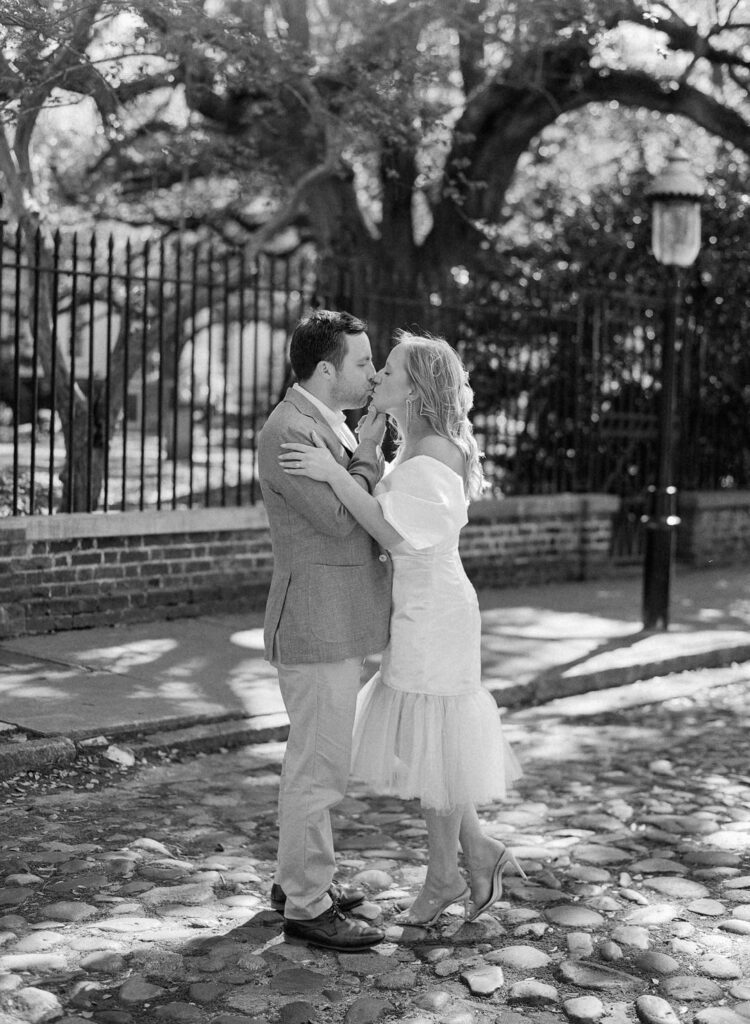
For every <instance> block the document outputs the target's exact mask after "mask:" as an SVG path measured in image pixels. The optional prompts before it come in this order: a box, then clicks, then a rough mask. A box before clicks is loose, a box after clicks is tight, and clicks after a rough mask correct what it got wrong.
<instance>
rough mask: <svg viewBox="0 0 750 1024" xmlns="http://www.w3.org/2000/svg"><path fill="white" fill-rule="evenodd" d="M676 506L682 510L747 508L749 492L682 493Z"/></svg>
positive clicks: (678, 496)
mask: <svg viewBox="0 0 750 1024" xmlns="http://www.w3.org/2000/svg"><path fill="white" fill-rule="evenodd" d="M677 504H678V505H679V506H682V508H683V509H695V510H696V511H701V510H702V509H711V508H748V507H750V491H733V490H729V489H727V490H723V491H683V492H680V493H679V494H678V495H677Z"/></svg>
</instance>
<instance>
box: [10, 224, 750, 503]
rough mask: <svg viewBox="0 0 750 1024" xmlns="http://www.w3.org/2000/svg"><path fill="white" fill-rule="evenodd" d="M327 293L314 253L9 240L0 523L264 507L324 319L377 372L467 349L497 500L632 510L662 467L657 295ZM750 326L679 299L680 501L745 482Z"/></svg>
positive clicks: (748, 479)
mask: <svg viewBox="0 0 750 1024" xmlns="http://www.w3.org/2000/svg"><path fill="white" fill-rule="evenodd" d="M1 232H2V228H1V227H0V233H1ZM332 291H333V293H334V294H335V298H332V299H331V298H326V294H325V292H322V291H320V290H318V282H317V274H316V265H315V261H314V259H313V258H312V256H311V255H310V254H304V255H296V256H295V257H293V258H287V259H275V258H272V257H268V256H258V255H251V254H249V253H247V252H245V251H231V252H218V251H217V250H215V249H212V248H210V247H204V246H187V245H183V244H180V243H179V242H176V243H175V244H167V243H161V244H157V245H154V244H153V243H150V242H144V243H143V244H139V245H136V244H134V243H133V242H132V241H124V242H123V243H122V244H118V243H117V241H116V240H115V239H114V238H112V237H110V238H108V239H107V240H106V242H104V243H103V244H102V243H100V242H99V241H98V240H97V238H96V237H95V236H91V237H90V238H87V239H86V240H85V242H84V241H82V240H81V239H80V237H79V236H76V235H73V236H68V237H65V238H63V237H62V236H60V235H57V236H55V237H54V238H52V239H50V240H46V239H45V238H43V237H42V236H41V235H37V236H36V237H34V238H31V239H28V238H27V237H26V236H24V235H23V234H22V233H21V232H19V231H14V232H10V231H9V230H7V229H6V230H5V233H4V234H0V514H11V515H20V514H29V513H41V514H51V513H56V512H70V511H94V510H96V511H104V512H112V511H119V510H125V509H167V508H190V507H194V506H198V505H200V506H213V505H216V506H219V505H230V504H235V505H246V504H252V503H254V502H256V501H258V500H259V498H260V492H259V489H258V486H257V472H256V441H257V435H258V431H259V429H260V427H261V426H262V424H263V422H264V421H265V418H266V416H267V414H268V412H269V410H270V409H271V408H272V407H273V405H274V404H275V403H276V401H278V399H279V397H280V395H281V394H282V393H283V390H284V388H285V386H286V385H287V383H288V365H287V357H286V353H287V343H288V338H289V336H290V334H291V330H292V328H293V326H294V323H295V322H296V320H297V319H298V317H299V316H300V315H301V314H302V313H303V312H304V310H305V309H307V308H308V307H309V306H310V305H311V304H314V303H317V302H328V301H331V302H337V303H338V304H339V306H340V307H344V308H350V309H352V311H354V312H356V313H357V314H358V315H362V316H364V317H365V318H366V319H368V322H369V324H370V332H371V337H372V340H373V345H374V348H375V350H376V351H377V352H378V353H379V354H380V355H381V356H382V355H383V353H384V352H385V351H386V350H387V348H388V345H389V339H390V336H391V332H392V329H393V328H394V327H396V326H401V327H415V328H417V329H420V330H428V331H431V332H433V333H437V334H442V335H444V336H445V337H447V338H448V339H449V340H451V341H452V342H453V343H455V344H456V346H457V348H458V349H459V351H461V353H462V355H463V357H464V359H465V362H466V364H467V367H468V369H469V371H470V374H471V380H472V384H473V386H474V388H475V392H476V404H475V410H474V414H473V416H474V427H475V431H476V434H477V437H478V439H479V442H480V445H481V446H482V448H483V450H484V452H485V468H486V473H487V477H488V480H489V483H490V485H491V487H492V489H493V491H494V492H495V493H502V494H527V493H556V492H562V491H605V492H609V493H615V494H619V495H622V496H623V498H624V500H625V501H629V502H631V503H633V502H635V503H636V504H637V498H638V496H639V495H640V494H642V493H643V492H644V490H645V488H646V486H647V485H648V483H650V482H651V480H652V478H653V466H654V459H655V454H656V442H657V421H656V400H657V397H658V367H659V365H660V352H659V347H660V339H661V337H662V336H663V326H662V322H661V321H662V317H663V303H662V301H661V300H660V298H659V297H658V296H654V295H648V296H640V295H635V294H632V293H622V292H618V291H617V290H615V289H614V288H610V289H607V290H602V289H601V288H597V289H585V288H584V289H578V290H574V289H568V290H566V293H565V294H564V295H560V294H553V293H551V292H549V291H546V292H545V291H544V290H543V289H542V288H541V287H540V286H538V285H537V284H535V283H533V282H532V283H530V284H529V285H528V286H527V287H525V288H523V289H519V290H510V289H509V290H508V292H507V293H501V294H500V296H499V297H498V298H496V299H494V300H493V301H492V302H491V303H489V302H483V301H481V300H476V299H475V300H474V301H470V302H468V301H459V299H458V297H456V298H455V299H454V300H452V301H450V302H447V301H445V300H443V301H440V300H439V299H438V298H437V297H436V296H424V297H422V298H417V297H415V298H412V299H410V300H404V299H396V298H394V296H393V294H372V293H368V292H366V291H365V292H361V293H359V294H356V295H355V294H348V293H347V292H346V290H343V291H342V289H341V288H339V289H338V290H336V289H333V290H332ZM738 301H741V302H744V303H745V304H747V300H746V299H738ZM743 310H744V312H742V315H739V316H737V315H735V316H734V317H733V318H727V315H726V307H722V305H721V304H716V303H715V302H714V301H705V302H702V301H701V295H700V291H699V290H697V291H696V290H693V291H690V290H689V291H688V293H687V294H686V296H685V302H684V303H683V305H682V312H681V320H680V324H679V329H678V336H679V337H680V339H681V348H680V355H679V358H680V370H679V390H680V398H679V401H678V403H677V406H678V409H679V410H680V418H679V422H678V423H676V424H675V430H676V433H677V435H678V437H679V445H678V448H679V451H680V471H679V479H678V483H679V484H680V486H682V487H694V488H704V489H713V488H718V487H747V486H750V454H749V453H750V437H748V422H749V421H750V417H748V409H749V408H750V391H749V390H748V387H747V385H746V384H745V382H748V381H750V358H749V356H748V351H747V345H746V340H745V339H746V338H747V336H748V334H747V330H746V327H747V326H748V321H750V312H748V310H747V309H745V308H744V306H743ZM634 507H635V506H634ZM631 518H632V516H631Z"/></svg>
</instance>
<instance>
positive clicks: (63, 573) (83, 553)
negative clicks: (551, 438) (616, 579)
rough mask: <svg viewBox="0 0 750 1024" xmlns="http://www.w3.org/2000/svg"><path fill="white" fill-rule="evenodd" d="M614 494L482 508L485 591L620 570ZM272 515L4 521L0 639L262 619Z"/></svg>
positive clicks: (478, 508)
mask: <svg viewBox="0 0 750 1024" xmlns="http://www.w3.org/2000/svg"><path fill="white" fill-rule="evenodd" d="M616 508H617V499H616V498H613V497H611V496H608V495H557V496H554V497H529V498H507V499H505V500H503V501H485V502H477V503H476V504H475V505H472V507H471V509H470V520H469V524H468V525H467V526H466V528H465V529H464V531H463V534H462V537H461V554H462V557H463V559H464V564H465V565H466V569H467V572H468V573H469V575H470V576H471V578H472V579H473V581H474V582H475V584H476V585H478V586H490V585H491V586H503V585H508V584H511V583H517V582H521V581H523V582H533V581H539V582H541V581H546V580H553V579H555V580H563V579H581V578H584V577H587V576H593V575H599V574H601V573H604V572H606V571H608V569H609V563H608V551H609V542H610V536H611V521H612V514H613V513H614V511H615V509H616ZM271 571H272V557H271V545H270V539H269V535H268V522H267V519H266V516H265V510H264V509H263V508H262V507H258V508H250V509H196V510H194V511H184V512H183V511H180V512H127V513H112V514H107V515H98V514H92V515H89V514H75V515H60V516H29V517H18V518H5V519H0V636H16V635H20V634H24V633H27V634H28V633H44V632H54V631H56V630H61V629H76V628H83V627H87V626H94V625H104V624H115V623H119V622H128V621H147V620H157V619H164V618H177V617H181V616H191V615H199V614H203V613H205V612H210V611H221V610H230V609H235V608H243V609H249V608H262V607H263V604H264V602H265V596H266V593H267V589H268V583H269V580H270V578H271Z"/></svg>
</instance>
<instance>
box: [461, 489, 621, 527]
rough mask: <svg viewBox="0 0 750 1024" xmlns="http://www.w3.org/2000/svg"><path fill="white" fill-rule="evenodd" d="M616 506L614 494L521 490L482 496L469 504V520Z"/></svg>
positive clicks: (576, 512)
mask: <svg viewBox="0 0 750 1024" xmlns="http://www.w3.org/2000/svg"><path fill="white" fill-rule="evenodd" d="M619 507H620V499H619V498H618V497H617V495H615V494H571V493H565V494H524V495H518V496H515V497H509V498H486V499H484V500H482V501H476V502H474V503H473V504H472V505H470V506H469V521H470V522H480V523H482V522H485V523H487V522H492V523H496V522H501V521H503V520H512V519H536V518H547V517H555V516H579V515H590V514H597V513H598V514H600V515H604V514H609V513H614V512H616V511H617V509H618V508H619Z"/></svg>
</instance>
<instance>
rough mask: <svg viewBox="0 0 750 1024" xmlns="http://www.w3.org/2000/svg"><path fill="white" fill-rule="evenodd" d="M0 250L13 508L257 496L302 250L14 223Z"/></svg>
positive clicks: (2, 442)
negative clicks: (284, 252)
mask: <svg viewBox="0 0 750 1024" xmlns="http://www.w3.org/2000/svg"><path fill="white" fill-rule="evenodd" d="M0 253H1V257H0V296H2V304H1V305H0V487H2V492H1V493H0V504H2V506H3V509H2V510H3V511H4V512H5V513H6V514H8V513H10V514H15V515H18V514H24V513H32V512H33V513H53V512H70V511H94V510H101V511H105V512H111V511H118V510H125V509H141V510H142V509H147V508H154V509H166V508H178V507H180V508H184V507H187V508H190V507H193V506H194V505H203V506H210V505H227V504H237V505H242V504H247V503H254V502H255V501H257V500H258V498H259V492H258V489H257V473H256V439H257V433H258V430H259V429H260V426H261V425H262V423H263V421H264V419H265V417H266V415H267V413H268V411H269V410H270V409H271V408H272V407H273V405H274V404H275V403H276V401H277V400H278V397H279V394H280V393H281V391H282V389H283V387H284V385H285V382H286V378H287V373H288V367H287V358H286V351H287V339H288V337H289V334H290V332H291V329H292V327H293V325H294V323H295V322H296V320H297V319H298V317H299V316H300V315H301V314H302V312H303V310H304V309H305V308H306V307H307V306H308V305H309V304H310V302H311V300H312V290H313V287H314V281H315V277H314V268H313V264H312V262H311V260H310V259H309V257H308V258H305V257H299V258H297V259H295V260H280V259H274V258H272V257H268V256H254V257H250V256H249V255H248V254H247V253H246V252H243V251H235V252H230V253H226V252H224V253H217V252H216V251H215V250H213V249H212V248H210V247H202V246H194V247H192V248H190V249H187V248H186V247H183V246H181V245H180V244H179V243H177V244H174V245H167V244H166V243H162V244H160V245H157V246H154V245H153V244H152V243H150V242H145V243H143V244H142V245H134V244H133V243H132V242H131V241H126V242H125V243H124V244H123V245H120V246H118V245H117V243H116V241H115V239H114V238H112V237H110V238H108V239H107V241H106V243H105V244H104V245H103V246H100V245H99V244H98V242H97V239H96V237H95V236H92V237H91V238H90V239H88V240H87V242H86V244H85V245H83V244H81V242H80V240H79V238H78V236H75V235H74V236H72V237H68V238H63V237H61V236H60V235H59V234H58V235H56V236H55V237H54V238H53V239H51V240H50V241H49V243H47V244H45V242H44V240H43V239H42V237H41V235H37V236H36V237H35V238H34V239H33V241H32V243H31V245H29V244H28V243H27V242H26V240H25V238H24V236H23V234H22V233H21V232H20V231H16V232H13V234H12V237H10V238H8V237H7V233H6V237H5V238H2V237H0Z"/></svg>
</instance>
